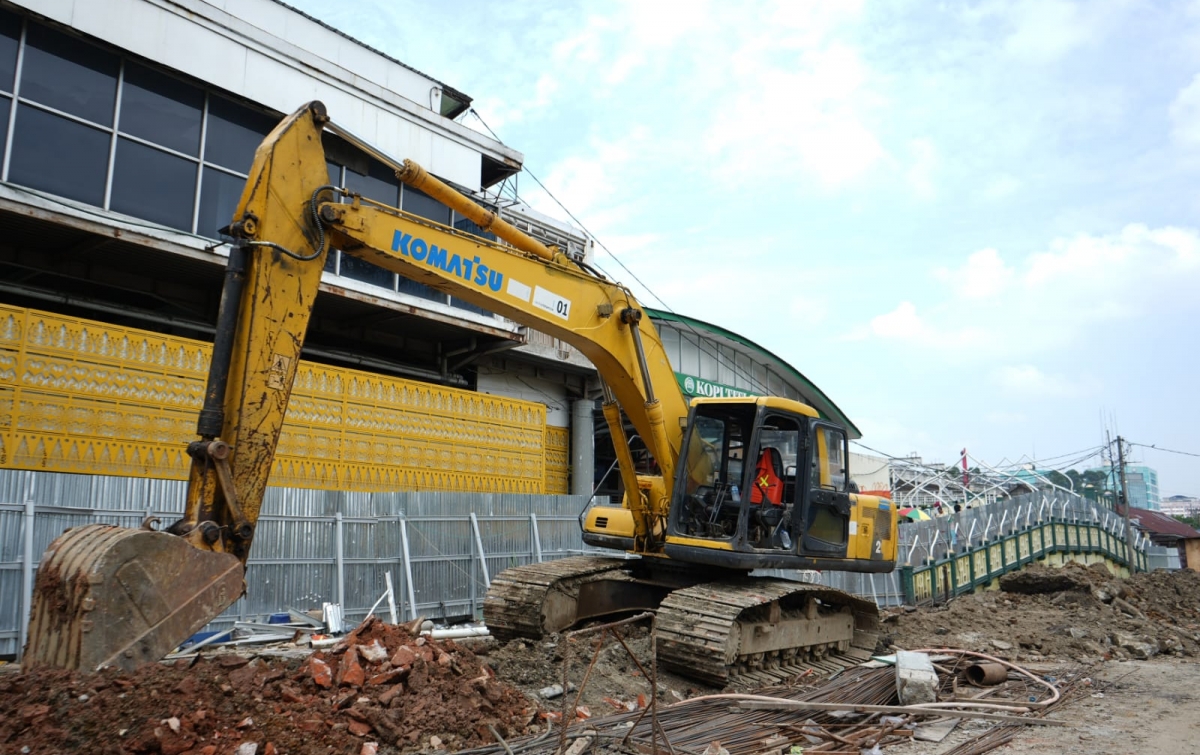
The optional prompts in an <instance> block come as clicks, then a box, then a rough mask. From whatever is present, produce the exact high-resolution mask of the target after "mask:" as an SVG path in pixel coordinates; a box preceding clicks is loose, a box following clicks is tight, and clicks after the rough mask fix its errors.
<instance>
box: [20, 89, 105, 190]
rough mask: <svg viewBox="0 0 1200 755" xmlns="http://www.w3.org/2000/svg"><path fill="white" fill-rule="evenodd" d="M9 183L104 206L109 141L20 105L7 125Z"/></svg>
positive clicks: (91, 130)
mask: <svg viewBox="0 0 1200 755" xmlns="http://www.w3.org/2000/svg"><path fill="white" fill-rule="evenodd" d="M12 131H13V135H12V155H11V157H10V158H9V163H8V180H10V181H12V182H14V183H19V184H21V185H23V186H29V187H31V188H34V189H41V190H42V191H48V192H50V193H51V194H57V195H59V196H60V197H66V198H68V199H75V200H78V201H80V202H87V203H88V204H93V205H103V204H104V183H105V180H106V178H107V175H108V147H109V143H110V141H111V139H110V136H109V135H108V134H106V133H105V132H104V131H102V130H100V129H98V128H95V127H93V126H89V125H86V124H83V123H80V122H78V121H75V120H72V119H70V118H65V117H63V116H61V115H54V114H53V113H48V112H46V111H45V110H40V109H38V108H36V107H29V106H28V105H24V104H22V106H21V107H18V108H17V113H16V118H14V119H13V125H12Z"/></svg>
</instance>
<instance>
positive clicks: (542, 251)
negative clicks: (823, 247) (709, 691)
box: [26, 102, 896, 681]
mask: <svg viewBox="0 0 1200 755" xmlns="http://www.w3.org/2000/svg"><path fill="white" fill-rule="evenodd" d="M326 130H329V131H332V132H334V133H336V134H337V135H338V136H340V137H342V138H343V139H345V140H347V141H349V142H350V143H351V144H353V145H356V146H357V147H359V148H360V149H362V150H364V151H366V152H367V153H368V154H370V155H372V156H373V157H375V158H377V159H379V160H381V161H383V162H384V163H385V164H386V165H388V166H389V167H392V168H393V169H394V170H395V171H396V175H397V177H398V178H399V179H400V180H401V181H403V182H405V183H406V184H408V185H410V186H412V187H414V188H417V189H419V190H421V191H422V192H424V193H426V194H428V195H430V196H433V197H435V198H436V199H438V200H439V201H441V202H443V203H444V204H446V205H448V206H449V207H451V208H452V209H454V210H455V211H456V212H458V213H460V214H462V215H464V216H466V217H468V218H470V219H471V220H472V221H473V222H474V223H475V224H476V225H478V226H479V227H481V228H483V229H485V230H489V231H491V232H493V233H495V234H496V235H497V236H499V237H500V239H502V241H503V242H507V243H497V242H492V241H489V240H487V239H484V238H481V237H479V236H474V235H470V234H466V233H462V232H460V231H457V230H455V229H454V228H450V227H447V226H444V225H440V224H437V223H432V222H430V221H428V220H426V219H424V218H421V217H418V216H415V215H412V214H409V213H406V212H403V211H402V210H399V209H397V208H394V207H388V206H385V205H382V204H379V203H376V202H372V201H370V200H367V199H364V198H362V197H360V196H358V195H356V194H353V193H351V192H348V191H346V190H345V189H341V188H338V187H334V186H329V185H327V184H328V170H327V164H326V161H325V153H324V149H323V147H322V133H323V132H324V131H326ZM229 233H230V235H231V236H232V237H233V238H234V239H236V241H235V243H234V244H233V247H232V249H231V250H230V254H229V261H228V265H227V270H226V277H225V283H224V289H223V291H222V297H221V308H220V313H219V315H218V322H217V327H216V336H215V338H214V343H213V356H212V362H211V365H210V370H209V378H208V387H207V390H206V393H205V400H204V405H203V407H202V409H201V411H200V413H199V421H198V423H197V436H198V439H197V440H194V441H193V442H191V443H190V444H189V445H188V454H189V456H190V457H191V459H192V463H191V468H190V472H189V478H188V488H187V494H186V502H185V509H184V514H183V517H182V518H181V519H180V520H179V521H177V522H175V523H174V524H173V525H171V526H170V527H169V528H168V529H167V530H166V531H165V532H149V531H136V530H132V531H131V530H122V529H118V528H114V527H107V526H89V527H84V528H79V529H75V530H70V531H68V532H67V533H66V534H65V535H63V536H62V537H61V538H59V539H58V540H57V541H55V543H54V544H53V545H52V546H51V548H50V550H49V551H47V554H46V557H45V558H44V559H43V561H42V564H41V568H40V569H39V571H38V578H37V584H36V586H35V591H34V606H33V620H32V622H31V626H30V641H29V646H28V648H27V654H26V660H27V662H28V663H30V664H31V665H38V664H44V665H54V666H65V667H70V668H81V669H87V670H91V669H95V668H98V667H100V666H104V665H113V664H116V665H122V666H133V665H136V664H137V663H141V662H144V661H147V660H152V659H155V658H158V657H161V656H162V655H163V654H165V653H167V652H169V651H170V649H172V648H173V647H175V646H176V645H177V644H178V643H179V642H181V641H183V640H185V639H186V638H187V637H188V636H189V635H190V634H192V633H193V632H195V631H196V630H197V629H198V628H200V627H201V626H203V625H204V624H206V623H208V622H209V621H211V620H212V619H214V618H216V617H217V616H218V615H219V614H220V613H221V612H222V611H223V610H225V608H227V607H228V606H229V605H230V604H232V603H233V601H235V600H236V599H237V598H238V597H239V596H240V595H241V594H242V593H243V592H244V581H243V575H244V566H245V563H246V559H247V558H248V556H249V553H250V550H251V547H252V545H253V541H254V533H255V529H256V527H257V523H258V518H259V510H260V508H261V505H262V500H263V495H264V492H265V490H266V486H267V482H268V480H269V477H270V473H271V470H272V467H273V464H274V455H275V450H276V448H277V446H278V442H279V435H280V430H281V428H282V425H283V421H284V416H285V414H286V411H287V406H288V400H289V397H290V394H291V389H292V384H293V381H294V380H295V375H296V369H297V367H298V365H299V361H300V354H301V349H302V346H303V343H304V336H305V332H306V331H307V329H308V323H309V318H310V316H311V314H312V310H313V306H314V304H315V301H316V296H317V292H318V289H319V287H320V282H321V275H322V271H323V270H324V267H325V257H326V255H327V254H328V250H329V249H330V248H337V249H340V250H341V251H342V253H343V254H349V255H351V256H354V257H357V258H359V259H362V260H365V261H368V262H370V263H372V264H374V265H376V266H378V267H380V268H383V269H385V270H388V271H391V272H394V273H396V274H398V275H400V276H403V277H404V278H407V279H410V280H413V281H417V282H419V283H423V284H426V285H428V286H430V287H432V288H434V289H437V290H439V291H442V292H445V293H448V294H452V295H453V296H455V297H457V298H459V299H462V300H464V301H466V302H468V303H470V304H474V305H476V306H479V307H482V308H485V309H487V310H489V311H491V312H495V313H496V314H499V315H502V316H505V317H508V318H509V319H512V320H514V321H516V322H518V323H521V324H523V325H528V326H531V327H534V328H537V329H538V330H539V331H542V332H544V333H547V334H549V335H551V336H555V337H557V338H559V339H561V340H563V341H565V342H566V343H569V344H571V345H573V346H574V347H576V348H577V349H578V350H579V351H580V352H582V353H583V354H584V355H585V356H586V357H587V358H588V359H590V360H591V362H592V364H593V365H594V366H595V367H596V369H597V371H598V372H599V374H600V376H601V378H602V385H603V388H604V391H605V397H606V401H605V407H604V415H605V418H606V422H607V423H608V425H609V429H610V431H611V436H612V438H613V441H614V445H615V447H616V451H617V454H618V458H619V459H620V462H621V463H620V466H621V475H622V480H623V482H624V487H625V503H624V505H623V506H613V505H609V506H597V507H593V509H592V510H591V511H590V513H589V518H588V520H587V523H586V524H585V540H587V541H588V542H590V543H593V544H598V545H603V546H606V547H610V548H618V549H623V550H631V551H633V552H635V553H637V554H640V555H642V556H644V558H642V559H640V560H633V561H626V560H624V559H599V558H595V557H587V558H583V559H579V560H572V559H565V560H563V561H560V562H556V563H555V564H553V565H545V564H538V565H530V566H529V567H519V568H516V569H510V570H508V571H506V572H505V573H504V574H502V575H500V576H499V577H498V578H497V579H496V580H494V581H493V586H492V590H490V591H489V594H488V597H487V599H486V601H485V607H484V615H485V619H486V620H487V621H488V622H489V625H490V626H491V627H492V629H493V633H494V634H496V635H497V636H499V637H505V636H517V635H522V634H523V635H532V636H537V635H538V634H540V633H544V632H548V631H557V630H558V629H561V628H566V627H568V626H570V625H571V624H573V623H575V622H576V621H578V620H580V619H582V618H586V617H589V616H598V615H602V614H603V613H605V612H611V611H616V610H627V609H629V608H630V607H637V608H660V611H661V612H660V617H662V621H663V626H664V627H666V628H667V630H669V631H665V634H664V635H663V636H664V637H666V638H667V639H666V640H664V641H663V642H661V643H660V646H661V647H660V652H661V653H662V655H663V658H664V660H666V661H667V662H668V663H673V664H675V665H676V666H677V667H679V670H681V671H683V672H684V673H694V674H696V675H698V676H701V677H703V678H707V679H709V680H710V681H721V680H723V679H725V678H726V677H727V675H728V673H729V669H730V668H732V667H734V666H735V665H738V664H741V665H743V666H747V667H749V666H754V665H755V664H761V663H762V662H763V659H764V658H775V659H779V658H782V659H795V658H797V657H799V656H798V651H800V650H802V651H803V652H804V653H810V654H812V653H815V654H817V655H818V656H824V654H826V653H829V652H844V651H847V650H848V649H849V648H850V647H851V645H852V644H857V645H858V646H860V649H863V648H865V647H866V646H868V645H870V644H871V642H870V637H871V636H872V635H871V630H872V629H873V628H874V621H875V616H874V613H873V612H872V610H870V609H869V608H867V607H864V606H865V604H864V603H863V602H862V601H859V600H856V599H854V598H852V597H851V596H841V595H840V593H837V591H835V590H830V589H826V588H820V589H817V588H815V587H811V586H809V587H802V586H797V585H796V584H795V583H786V582H773V583H769V584H768V583H766V582H761V581H759V582H755V581H752V580H746V579H744V577H745V574H746V573H747V572H748V571H749V570H750V569H752V568H757V567H775V568H842V567H845V568H850V569H852V570H856V571H873V572H878V571H883V570H886V569H890V568H891V565H892V564H893V563H894V560H895V541H896V538H895V520H894V517H892V515H891V512H890V509H889V508H888V507H886V506H885V505H884V504H883V503H881V502H880V501H879V499H874V498H871V497H867V496H852V495H851V494H849V492H848V491H849V488H848V470H847V469H846V468H845V463H844V458H845V455H846V454H845V451H846V449H845V435H844V432H843V431H841V430H840V429H839V428H836V427H835V426H833V425H831V424H830V423H828V422H825V421H823V420H820V419H819V418H817V415H816V412H815V411H813V410H812V409H811V408H809V407H806V406H804V405H802V404H800V403H798V402H795V401H789V400H787V399H780V398H775V397H758V398H748V399H733V400H729V401H727V402H725V403H721V402H717V403H713V402H712V401H711V400H709V401H708V402H707V403H705V402H704V401H699V402H693V404H692V407H691V410H690V411H691V414H690V415H689V407H688V405H687V404H686V402H685V400H684V397H683V395H682V393H681V391H680V389H679V386H678V383H677V382H676V380H675V378H674V373H673V368H672V366H671V364H670V362H669V361H668V359H667V356H666V352H665V350H664V348H663V345H662V342H661V340H660V339H659V335H658V332H657V331H656V330H655V328H654V326H653V324H652V323H651V322H650V320H649V318H648V317H645V314H644V312H643V310H642V308H641V306H640V305H639V304H638V303H637V301H636V300H635V299H634V297H633V296H632V295H631V294H630V292H629V291H628V290H627V289H626V288H624V287H623V286H621V285H619V284H617V283H614V282H612V281H609V280H608V279H606V278H605V277H604V276H602V275H600V274H598V273H597V272H596V271H594V270H592V269H591V268H590V267H588V266H587V265H586V264H585V263H584V262H582V261H577V260H573V259H570V258H569V257H567V256H566V255H564V254H563V253H562V252H561V251H560V250H558V249H556V248H554V247H550V246H546V245H544V244H542V243H540V242H538V241H536V240H534V239H532V238H530V237H529V236H527V235H525V234H524V233H522V232H521V231H519V230H517V229H516V228H514V227H512V226H511V225H509V224H508V223H506V222H504V221H503V220H502V219H501V218H499V217H497V216H496V214H495V213H493V212H492V211H490V210H488V209H486V208H485V207H482V206H480V205H479V204H477V203H476V202H475V201H473V200H472V199H470V198H469V197H466V196H464V195H462V194H461V193H459V192H457V191H456V190H454V189H453V188H451V187H449V186H447V185H446V184H443V183H441V182H440V181H438V180H437V179H435V178H433V177H432V176H430V175H429V174H428V173H426V172H425V171H424V170H423V169H422V168H421V167H420V166H418V165H416V164H414V163H412V162H410V161H407V160H406V161H404V162H402V163H401V162H398V161H395V160H392V159H391V158H389V157H388V156H386V155H383V154H381V153H380V152H378V151H377V150H375V149H374V148H372V147H371V146H370V145H369V144H366V143H364V142H362V141H361V140H359V139H358V138H356V137H355V136H354V135H353V134H351V133H349V132H348V131H346V130H345V129H342V128H340V127H338V126H337V125H336V124H333V123H331V122H330V120H329V118H328V116H327V115H326V113H325V108H324V106H323V105H321V103H318V102H313V103H309V104H308V105H306V106H304V107H303V108H301V109H300V110H298V111H296V112H295V113H293V114H292V115H291V116H289V117H287V118H286V119H284V120H283V121H282V122H281V123H280V124H279V125H278V126H277V127H276V128H275V129H274V130H273V131H272V132H271V133H270V134H269V135H268V136H267V138H266V139H265V140H264V142H263V143H262V145H260V147H259V148H258V150H257V152H256V153H255V157H254V163H253V166H252V167H251V170H250V173H249V178H248V179H247V182H246V187H245V190H244V192H243V194H242V197H241V200H240V201H239V204H238V208H237V211H236V213H235V215H234V218H233V222H232V224H231V225H230V228H229ZM701 414H703V416H701ZM623 417H624V418H628V420H629V422H630V423H631V424H632V425H633V427H634V429H635V431H636V432H637V434H638V435H639V436H640V438H641V440H642V442H643V443H644V444H645V447H646V448H647V450H649V452H650V454H651V456H652V457H653V460H654V462H655V464H656V465H657V474H653V475H638V474H637V473H636V471H635V468H634V464H633V462H632V455H631V453H630V447H629V444H628V439H627V438H626V436H625V429H624V419H623ZM685 420H687V421H688V422H690V423H692V424H688V430H687V431H688V433H689V434H688V438H689V440H688V444H689V445H688V448H687V450H686V451H684V450H683V449H684V432H685V424H687V423H685ZM770 438H774V439H775V440H773V441H770V440H769V439H770ZM838 439H840V440H838ZM784 440H786V441H787V442H786V444H783V441H784ZM771 443H775V445H781V444H783V445H785V447H784V449H783V450H784V451H786V452H787V453H788V454H789V458H790V462H791V466H790V471H788V470H786V469H784V468H782V467H781V468H779V469H778V474H777V475H776V476H775V477H774V478H773V479H774V480H775V482H774V485H775V487H774V491H775V492H774V493H772V494H771V495H772V496H773V497H772V498H771V499H770V501H769V502H767V501H766V500H765V496H766V493H765V492H763V493H762V494H761V496H760V499H759V504H756V505H753V506H752V505H751V504H752V502H753V498H754V493H756V492H760V491H753V490H752V484H750V483H751V475H750V472H751V470H752V469H753V459H755V458H758V456H757V454H758V450H759V446H760V445H761V446H763V450H764V451H772V450H774V451H775V452H776V456H778V455H779V454H778V451H779V449H777V448H768V447H767V446H769V445H770V444H771ZM681 453H684V454H686V457H687V458H683V459H681ZM747 454H752V456H747ZM772 474H774V473H772ZM767 477H771V475H767ZM739 484H740V485H741V486H742V488H743V489H744V490H745V491H746V494H745V495H744V496H741V497H739V495H738V486H739ZM763 490H764V491H765V490H766V487H764V488H763ZM789 532H793V533H795V534H796V535H797V536H798V542H797V543H796V544H795V545H793V544H791V541H790V540H789V539H788V533H789ZM801 532H803V533H804V536H803V537H802V538H800V537H799V535H800V534H801ZM839 596H840V597H839ZM697 612H699V613H697ZM705 612H708V613H705ZM710 614H711V615H710ZM695 622H699V623H700V624H703V625H704V626H707V627H709V628H710V629H711V631H710V632H709V633H708V634H704V633H699V634H697V633H694V632H691V630H690V627H691V626H692V625H693V623H695ZM718 629H719V630H720V631H719V632H718ZM775 629H778V630H779V631H774V633H773V634H772V632H773V630H775ZM714 632H717V633H719V634H721V639H720V641H719V642H718V641H717V640H715V639H713V638H714V637H716V634H713V633H714ZM768 635H771V636H770V637H768ZM706 637H707V638H708V639H705V638H706ZM864 638H865V639H864ZM714 643H716V644H714ZM718 645H719V647H718Z"/></svg>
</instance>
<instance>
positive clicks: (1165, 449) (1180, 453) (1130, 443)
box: [1126, 441, 1200, 457]
mask: <svg viewBox="0 0 1200 755" xmlns="http://www.w3.org/2000/svg"><path fill="white" fill-rule="evenodd" d="M1126 443H1128V444H1129V445H1131V446H1140V447H1141V448H1153V449H1154V450H1155V451H1162V452H1164V453H1169V454H1179V455H1180V456H1196V457H1200V454H1194V453H1191V452H1190V451H1172V450H1171V449H1169V448H1159V447H1158V446H1156V445H1154V444H1152V443H1151V444H1146V443H1134V442H1133V441H1126Z"/></svg>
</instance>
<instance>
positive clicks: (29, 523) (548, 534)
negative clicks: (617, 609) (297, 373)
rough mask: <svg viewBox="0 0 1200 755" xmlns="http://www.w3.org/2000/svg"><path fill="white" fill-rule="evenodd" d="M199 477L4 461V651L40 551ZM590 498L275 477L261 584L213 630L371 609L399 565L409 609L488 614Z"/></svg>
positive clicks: (566, 544)
mask: <svg viewBox="0 0 1200 755" xmlns="http://www.w3.org/2000/svg"><path fill="white" fill-rule="evenodd" d="M185 488H186V482H184V481H176V480H150V479H140V478H126V477H101V476H93V475H77V474H62V473H53V472H29V471H21V470H6V469H0V655H7V656H11V655H15V654H17V653H18V652H19V649H20V648H21V647H22V646H23V645H24V639H25V638H24V633H25V631H26V615H27V611H28V608H27V606H28V600H29V594H30V589H31V586H32V584H33V577H34V573H35V571H36V569H37V563H38V559H40V558H41V554H42V552H43V551H44V550H45V549H46V547H47V546H48V545H49V544H50V542H51V541H52V540H53V539H54V538H55V537H57V536H58V535H59V534H61V533H62V531H63V530H65V529H68V528H70V527H76V526H79V525H82V524H88V523H94V522H100V523H108V524H116V525H120V526H123V527H137V526H140V525H141V523H142V520H143V519H144V518H145V517H147V516H157V517H159V518H160V519H161V520H162V521H163V523H164V524H168V523H170V522H173V521H175V520H176V519H178V518H179V517H180V516H181V515H182V512H183V501H184V492H185ZM585 501H586V497H584V496H566V495H558V496H547V495H523V494H515V493H470V494H469V493H448V492H410V493H360V492H345V491H333V490H310V489H299V488H277V487H272V488H268V490H267V496H266V498H265V500H264V501H263V510H262V515H261V517H260V518H259V524H258V529H257V532H256V533H255V538H254V552H253V555H252V556H251V558H250V561H249V564H248V569H247V575H246V581H247V583H248V584H249V586H250V589H249V595H248V596H246V597H243V598H242V599H241V600H239V601H238V602H237V603H235V604H234V605H233V606H232V607H231V608H230V609H229V610H228V611H227V612H226V613H225V614H224V615H222V617H221V618H220V619H218V620H217V621H216V622H214V623H213V625H212V627H211V628H213V629H217V628H222V627H228V626H231V625H232V623H233V622H234V621H235V620H243V619H252V618H258V617H263V616H266V615H268V614H271V613H275V612H278V611H283V610H286V609H288V608H295V609H297V610H308V609H312V608H320V607H321V604H322V603H323V602H331V603H339V604H341V605H342V607H343V609H344V612H345V615H346V618H347V619H348V620H350V621H355V620H358V619H361V618H363V617H364V616H365V615H366V613H367V611H368V610H369V609H370V607H371V606H372V605H373V604H374V603H375V601H376V600H377V599H378V598H379V597H380V595H382V594H383V592H384V591H385V589H386V580H385V572H389V571H390V572H391V575H392V583H393V585H394V588H395V593H396V600H397V603H398V606H399V609H400V613H401V616H402V617H407V618H412V617H415V616H418V615H423V616H428V617H431V618H434V619H437V618H440V617H443V616H464V615H469V616H477V615H479V614H480V611H481V610H482V606H483V596H484V594H485V592H486V591H487V585H488V581H489V579H490V577H491V576H492V575H495V574H498V573H499V572H501V571H503V570H504V569H506V568H508V567H509V566H516V565H519V564H527V563H531V562H534V561H539V560H552V559H556V558H562V557H564V556H568V555H572V554H575V553H581V552H591V549H587V548H585V546H584V545H583V541H582V539H581V537H580V532H579V522H578V514H579V511H580V510H581V509H582V508H583V505H584V502H585Z"/></svg>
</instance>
